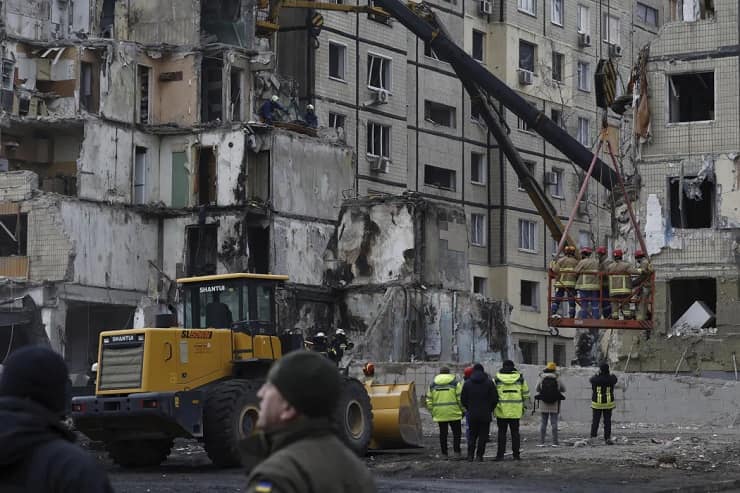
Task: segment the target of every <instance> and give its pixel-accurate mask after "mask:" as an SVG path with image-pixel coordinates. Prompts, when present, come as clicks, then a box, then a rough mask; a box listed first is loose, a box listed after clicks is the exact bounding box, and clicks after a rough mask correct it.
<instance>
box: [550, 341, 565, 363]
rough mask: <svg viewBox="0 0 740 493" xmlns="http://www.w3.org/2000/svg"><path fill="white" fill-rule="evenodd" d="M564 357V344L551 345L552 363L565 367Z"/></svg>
mask: <svg viewBox="0 0 740 493" xmlns="http://www.w3.org/2000/svg"><path fill="white" fill-rule="evenodd" d="M565 358H566V355H565V344H553V345H552V361H553V362H554V363H555V364H556V365H558V366H565V364H566V360H565Z"/></svg>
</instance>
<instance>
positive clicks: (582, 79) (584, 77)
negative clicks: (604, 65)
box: [576, 60, 591, 92]
mask: <svg viewBox="0 0 740 493" xmlns="http://www.w3.org/2000/svg"><path fill="white" fill-rule="evenodd" d="M584 69H585V74H584V73H583V70H584ZM576 81H577V87H578V90H579V91H583V92H591V63H589V62H586V61H584V60H578V63H577V64H576ZM582 83H584V84H582Z"/></svg>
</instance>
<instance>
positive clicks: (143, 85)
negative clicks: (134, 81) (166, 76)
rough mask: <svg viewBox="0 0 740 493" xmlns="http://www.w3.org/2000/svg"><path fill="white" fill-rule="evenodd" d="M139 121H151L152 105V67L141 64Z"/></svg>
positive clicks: (143, 122) (147, 122) (145, 122)
mask: <svg viewBox="0 0 740 493" xmlns="http://www.w3.org/2000/svg"><path fill="white" fill-rule="evenodd" d="M138 72H139V123H141V124H144V125H147V124H149V122H150V118H149V116H150V111H151V107H150V105H149V101H150V98H151V84H150V82H151V74H152V69H151V68H149V67H147V66H145V65H139V67H138Z"/></svg>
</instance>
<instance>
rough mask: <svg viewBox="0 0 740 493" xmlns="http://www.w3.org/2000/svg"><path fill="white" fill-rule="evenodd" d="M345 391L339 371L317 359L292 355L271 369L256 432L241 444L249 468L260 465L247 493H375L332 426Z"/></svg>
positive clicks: (368, 477) (362, 466) (309, 354)
mask: <svg viewBox="0 0 740 493" xmlns="http://www.w3.org/2000/svg"><path fill="white" fill-rule="evenodd" d="M341 390H342V380H341V377H340V376H339V372H338V371H337V368H336V366H334V364H332V362H331V361H329V359H328V358H326V357H324V356H322V355H320V354H319V353H315V352H312V351H294V352H291V353H288V354H287V355H285V356H283V357H282V358H280V359H279V360H277V361H276V362H275V363H274V364H273V365H272V368H270V371H269V372H268V374H267V381H266V382H265V383H264V385H262V387H261V388H260V389H259V391H258V392H257V396H258V397H259V398H260V404H259V417H258V418H257V429H258V431H257V432H256V433H254V434H253V435H251V436H250V437H249V438H247V439H246V440H244V441H243V443H242V444H241V451H242V454H243V456H244V459H245V463H253V462H255V461H260V462H259V463H258V464H257V465H256V466H255V467H254V469H252V471H251V473H250V474H249V477H248V478H247V489H246V491H247V493H269V492H272V491H274V492H286V491H290V492H295V493H304V492H305V493H309V492H314V491H321V492H328V493H341V492H346V491H353V492H357V493H370V492H374V491H376V487H375V484H374V482H373V477H372V475H371V474H370V471H369V470H368V469H367V467H366V466H365V464H364V462H362V460H360V459H359V458H358V457H357V456H356V455H355V454H354V453H352V451H351V450H350V449H348V448H347V446H346V445H344V443H342V441H341V440H340V439H339V438H338V437H337V436H336V434H335V430H334V426H333V424H332V422H331V420H330V418H331V416H332V414H333V412H334V408H335V407H336V404H337V401H338V399H339V395H340V393H341ZM318 451H320V453H318Z"/></svg>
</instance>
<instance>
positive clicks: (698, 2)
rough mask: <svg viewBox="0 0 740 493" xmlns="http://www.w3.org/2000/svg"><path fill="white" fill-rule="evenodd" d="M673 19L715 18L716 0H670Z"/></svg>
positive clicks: (686, 20) (687, 20)
mask: <svg viewBox="0 0 740 493" xmlns="http://www.w3.org/2000/svg"><path fill="white" fill-rule="evenodd" d="M669 4H670V5H669V9H670V18H671V20H672V21H684V22H693V21H696V20H699V19H713V18H714V0H669Z"/></svg>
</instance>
